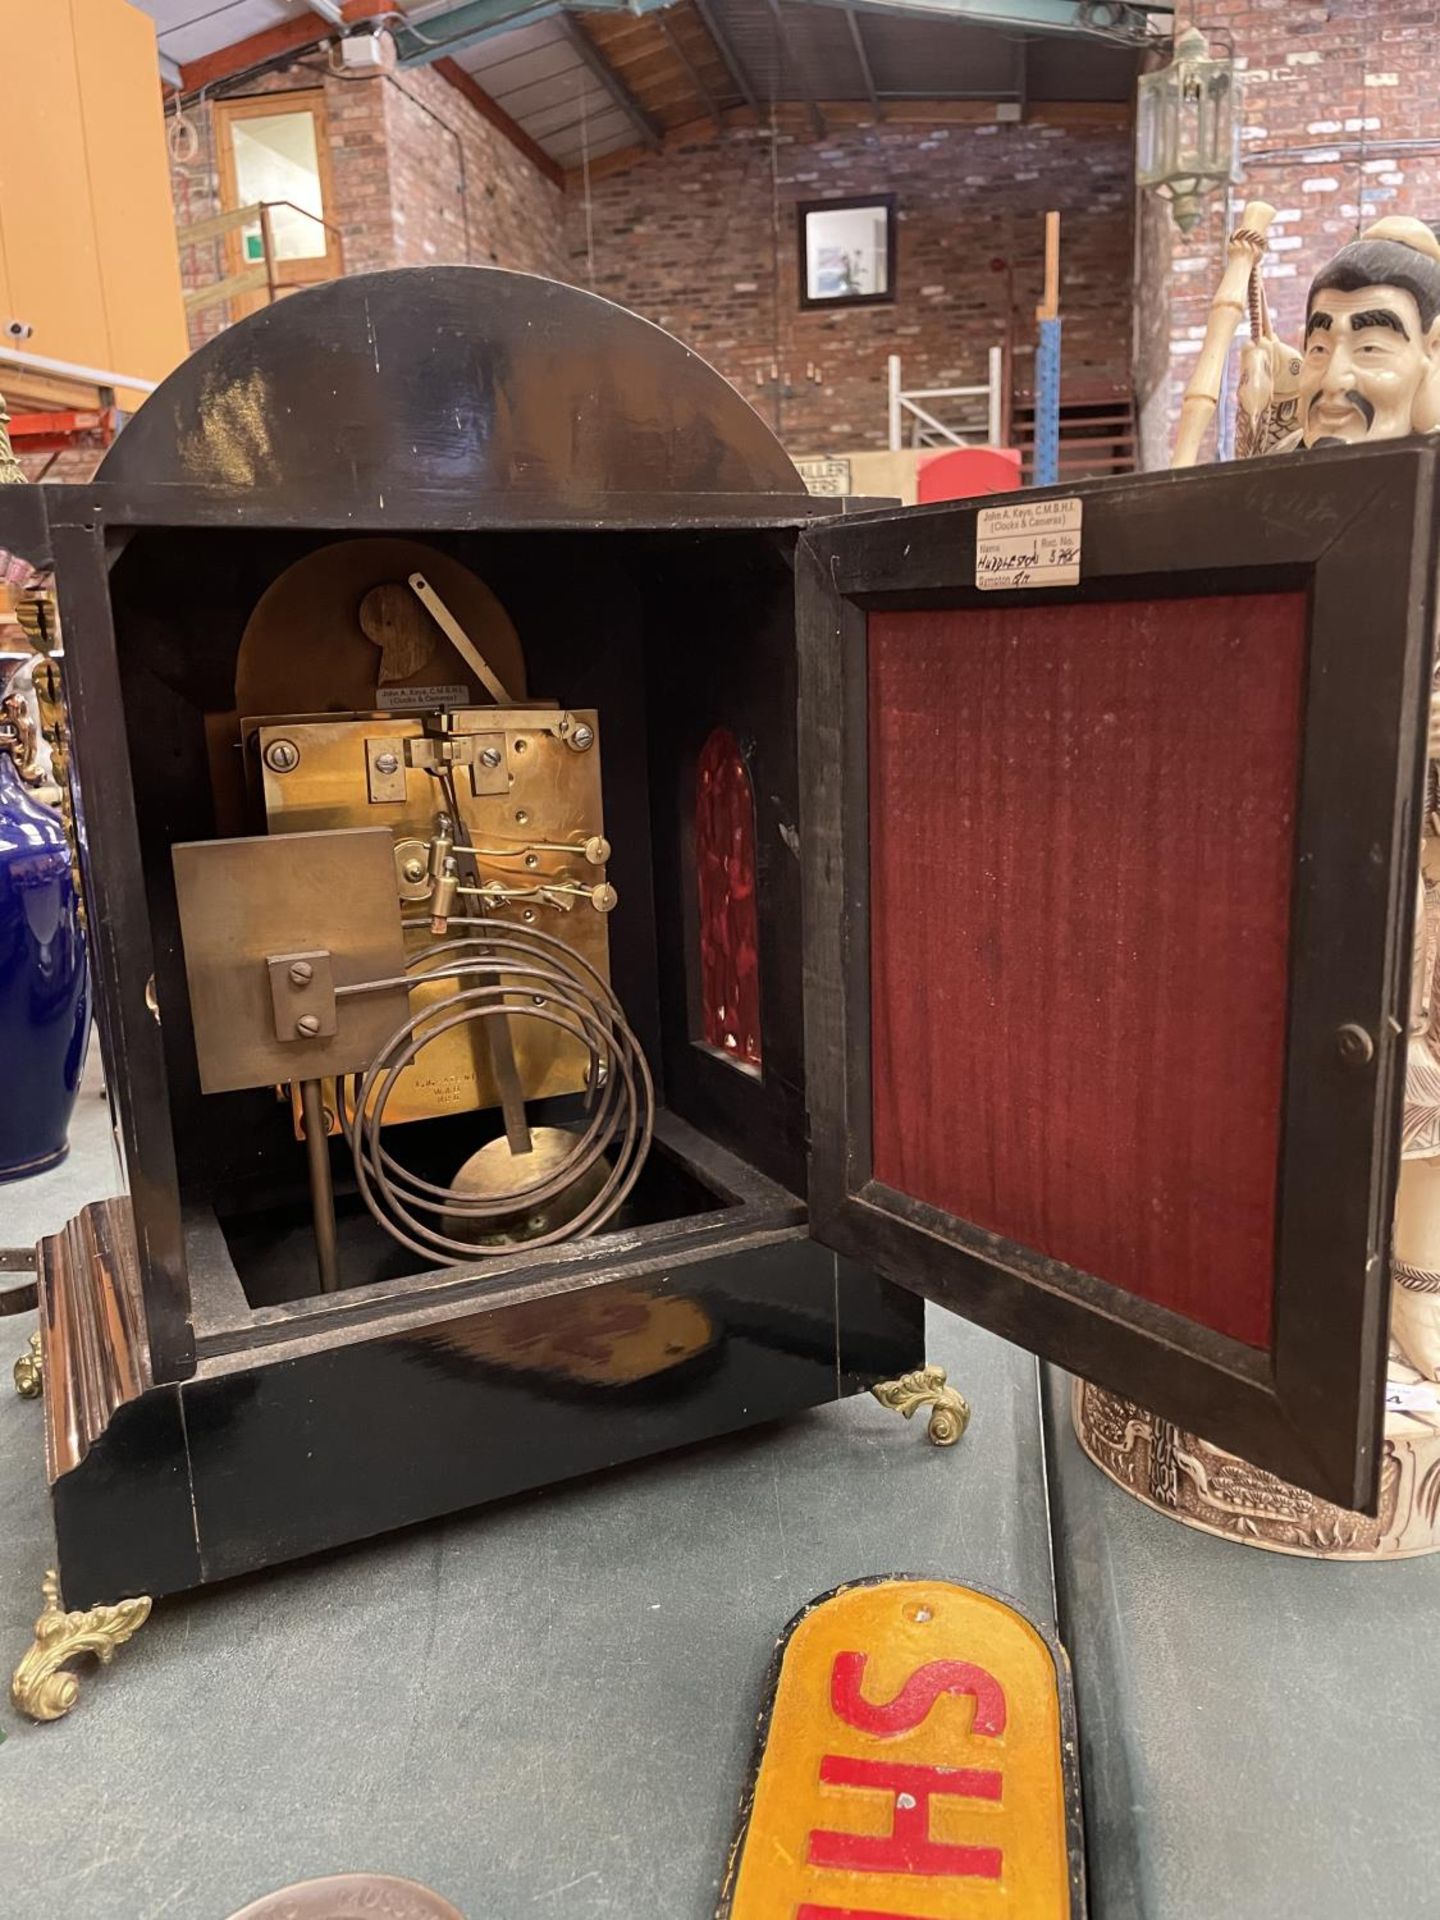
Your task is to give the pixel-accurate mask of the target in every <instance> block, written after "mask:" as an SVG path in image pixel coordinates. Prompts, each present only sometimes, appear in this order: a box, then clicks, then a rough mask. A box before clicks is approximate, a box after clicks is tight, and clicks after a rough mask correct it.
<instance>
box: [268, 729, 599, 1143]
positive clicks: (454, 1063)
mask: <svg viewBox="0 0 1440 1920" xmlns="http://www.w3.org/2000/svg"><path fill="white" fill-rule="evenodd" d="M240 730H241V737H242V740H243V741H244V743H245V766H246V776H247V779H248V780H249V781H250V782H251V783H252V791H255V792H257V797H260V798H263V803H264V810H265V817H266V819H267V821H268V823H269V828H270V832H271V834H272V835H274V836H275V837H276V839H277V840H278V841H281V842H285V841H288V840H290V839H292V838H293V836H295V835H296V834H297V833H306V832H315V831H317V830H320V831H323V830H326V829H335V828H346V827H349V828H355V827H369V826H383V827H384V829H385V830H386V832H387V835H388V836H389V837H390V839H391V842H392V846H393V847H394V848H395V849H403V850H404V851H403V852H402V853H401V857H400V859H399V860H398V861H397V860H396V858H395V856H394V854H393V853H392V857H391V873H390V887H391V897H392V900H395V901H396V902H397V904H398V898H399V896H400V895H401V894H403V896H404V900H405V908H406V912H407V913H408V914H409V915H410V916H412V918H414V919H415V920H416V921H418V922H419V924H418V925H416V926H413V927H411V928H410V929H407V935H406V942H407V950H408V951H409V952H411V953H415V952H418V951H419V950H420V949H421V948H423V947H425V946H427V945H429V944H431V942H432V940H433V939H434V938H435V936H433V935H432V934H431V932H430V930H429V925H428V922H426V921H425V920H424V919H423V917H422V916H423V915H424V913H425V909H426V904H427V898H428V895H429V891H430V888H429V884H428V882H426V881H425V880H423V879H421V878H419V877H416V878H412V877H411V872H414V871H415V870H417V869H418V868H419V867H420V865H421V863H422V860H423V855H424V852H425V850H426V848H427V847H428V844H429V842H430V840H431V838H432V836H433V835H434V833H435V821H436V815H437V813H439V812H442V811H447V810H448V809H447V803H446V798H445V787H444V784H443V781H442V779H441V777H440V776H441V775H442V774H443V773H445V772H448V773H449V775H450V778H451V780H452V781H453V788H454V793H455V797H456V800H457V801H458V804H459V809H460V823H457V826H456V830H455V838H456V840H457V841H458V842H460V843H461V844H462V845H470V846H474V847H476V848H478V849H479V850H480V851H479V854H478V856H476V857H475V858H474V859H473V861H471V860H470V859H469V858H465V859H462V861H461V873H462V879H463V880H464V881H465V883H466V884H468V883H469V880H470V877H471V872H472V869H473V874H474V878H475V879H476V880H478V882H479V884H480V885H482V886H484V885H491V886H493V885H496V884H499V885H500V886H503V887H508V888H515V889H531V888H537V889H538V888H540V887H542V886H543V885H544V884H545V883H546V882H557V883H559V884H560V885H562V886H567V885H568V886H570V887H574V888H578V887H579V886H580V885H581V884H583V886H584V888H586V889H587V890H590V891H591V892H592V893H593V890H594V889H596V888H597V887H598V888H601V889H603V888H604V887H605V885H606V884H607V883H606V881H605V868H604V861H603V858H602V859H601V860H600V861H598V862H597V861H596V860H595V859H594V857H593V855H594V854H595V853H596V852H600V851H601V850H602V849H603V852H604V853H607V854H608V851H609V848H608V846H607V845H606V843H605V841H604V837H603V835H604V809H603V804H602V800H601V791H600V744H599V723H598V720H597V718H596V715H595V713H594V712H593V710H584V711H582V710H579V709H564V708H560V707H556V706H547V705H545V704H543V703H541V702H538V701H535V702H527V703H526V704H525V705H523V706H516V707H466V708H457V709H455V710H453V711H450V712H447V713H445V714H443V715H430V716H422V715H418V714H374V713H372V714H354V715H338V714H327V715H323V716H322V715H314V714H311V715H296V716H293V717H291V716H275V717H270V718H256V717H249V718H244V719H242V721H241V728H240ZM392 755H393V756H394V759H395V762H396V764H395V766H394V767H393V769H392V767H391V764H390V757H391V756H392ZM382 760H383V765H382V764H381V762H382ZM402 788H403V799H402V798H396V797H394V796H396V795H398V794H400V793H401V791H402ZM467 835H468V839H467ZM407 868H408V869H409V870H410V871H407ZM608 897H609V896H608V895H607V894H604V893H603V892H602V894H601V898H607V899H608ZM482 905H483V910H484V911H485V912H486V913H487V914H491V915H493V917H494V918H495V919H496V920H497V921H499V922H501V923H502V924H503V923H504V922H506V921H513V922H523V923H524V924H526V925H531V926H535V927H538V928H539V929H540V930H542V931H545V932H550V933H554V934H557V935H558V936H559V937H560V938H561V939H563V940H564V941H565V942H566V944H567V945H568V946H570V947H572V948H573V949H574V950H575V952H577V953H578V954H579V955H580V956H581V958H582V959H584V960H586V961H588V962H589V964H590V965H591V966H592V967H594V968H595V970H596V971H597V972H598V973H599V974H600V975H601V977H602V978H606V979H608V977H609V940H608V932H607V927H606V913H605V912H604V911H603V910H600V909H598V908H597V906H595V905H592V904H591V902H590V898H589V897H586V896H585V895H582V894H581V893H580V892H578V891H571V892H565V893H559V894H556V895H552V896H545V895H537V896H536V897H532V898H529V899H523V898H522V899H514V900H505V901H501V902H497V901H495V900H493V899H492V900H490V901H487V902H484V903H482V902H481V901H479V900H477V899H475V898H473V897H469V896H465V895H461V896H459V898H458V899H457V901H456V903H455V907H454V909H453V911H454V912H455V913H457V914H459V915H464V916H473V915H478V914H479V913H480V912H481V911H482ZM331 945H333V942H331V941H330V940H328V939H326V938H325V937H323V936H316V937H314V938H312V937H311V934H310V931H309V929H308V928H307V927H306V926H305V924H304V923H303V921H299V920H297V922H296V925H295V927H294V930H293V938H291V939H290V940H288V941H286V942H283V943H281V945H280V946H279V947H275V948H272V949H270V951H272V952H281V951H290V950H292V949H298V948H301V947H310V946H314V947H321V946H331ZM452 988H453V982H446V981H437V982H436V983H435V984H434V985H431V986H427V987H421V988H417V989H416V991H415V995H414V998H413V1001H412V1008H413V1010H415V1011H418V1010H419V1009H420V1007H421V1006H422V1005H424V1004H425V1003H426V1002H427V1001H431V1000H434V999H437V998H439V997H441V996H442V995H444V994H445V993H447V992H449V991H451V990H452ZM346 1005H347V1003H345V1002H342V1008H344V1007H345V1006H346ZM344 1021H345V1014H344V1012H343V1011H342V1018H341V1026H342V1031H343V1028H344ZM511 1029H512V1034H513V1041H514V1048H515V1060H516V1067H517V1069H518V1072H519V1077H520V1084H521V1085H522V1087H523V1088H524V1090H525V1095H526V1098H527V1099H540V1098H544V1097H546V1096H548V1095H552V1094H560V1093H576V1092H579V1091H580V1090H581V1089H582V1088H583V1086H584V1078H585V1070H586V1065H587V1055H586V1053H585V1051H584V1049H583V1048H582V1047H581V1046H580V1045H579V1043H578V1042H576V1041H574V1040H573V1039H571V1038H569V1037H568V1036H567V1035H566V1034H564V1033H563V1032H562V1031H561V1030H560V1029H559V1028H558V1027H556V1026H555V1025H553V1024H552V1023H550V1022H547V1021H542V1020H525V1019H516V1020H514V1021H512V1022H511ZM276 1077H277V1078H278V1079H281V1080H290V1079H294V1078H296V1077H297V1076H296V1074H295V1073H294V1072H293V1071H292V1072H288V1073H284V1074H280V1075H277V1076H276ZM498 1099H499V1094H498V1090H497V1089H496V1087H495V1085H494V1081H493V1078H492V1074H491V1069H490V1063H489V1058H488V1054H487V1050H486V1048H485V1045H484V1040H483V1036H482V1035H481V1034H480V1033H479V1032H478V1030H477V1028H476V1026H475V1025H474V1024H473V1023H472V1024H471V1025H468V1026H460V1027H455V1028H453V1029H452V1030H451V1031H450V1032H448V1033H445V1034H442V1035H440V1036H439V1037H438V1038H437V1039H436V1040H434V1041H432V1042H431V1043H430V1044H429V1045H428V1046H427V1047H426V1048H425V1050H424V1053H423V1054H422V1055H421V1057H420V1058H419V1059H418V1060H417V1061H416V1062H415V1063H414V1065H413V1066H409V1067H407V1068H406V1069H405V1070H404V1072H403V1073H402V1074H401V1076H400V1078H399V1081H398V1083H397V1085H396V1087H395V1090H394V1093H393V1095H392V1097H391V1100H390V1103H389V1106H388V1108H387V1119H388V1120H389V1121H392V1122H393V1121H405V1120H418V1119H423V1118H427V1117H429V1116H431V1115H435V1114H445V1113H458V1112H467V1111H471V1110H473V1109H475V1108H477V1107H490V1106H494V1105H496V1104H497V1103H498ZM326 1104H327V1105H328V1106H329V1107H330V1108H331V1110H332V1111H334V1105H335V1103H334V1100H333V1098H331V1097H330V1096H329V1095H328V1094H327V1101H326Z"/></svg>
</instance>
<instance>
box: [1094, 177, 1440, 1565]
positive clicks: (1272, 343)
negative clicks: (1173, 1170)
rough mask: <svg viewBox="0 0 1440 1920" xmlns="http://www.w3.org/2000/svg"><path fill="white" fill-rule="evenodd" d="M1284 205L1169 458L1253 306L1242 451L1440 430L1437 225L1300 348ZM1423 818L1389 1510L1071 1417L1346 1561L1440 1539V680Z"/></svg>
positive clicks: (1097, 1414)
mask: <svg viewBox="0 0 1440 1920" xmlns="http://www.w3.org/2000/svg"><path fill="white" fill-rule="evenodd" d="M1273 217H1274V211H1273V209H1272V208H1270V207H1267V206H1265V205H1264V204H1263V203H1260V202H1256V203H1252V204H1251V205H1250V206H1248V207H1247V208H1246V209H1245V212H1244V214H1243V216H1242V219H1241V225H1240V227H1239V228H1238V229H1237V231H1236V233H1235V235H1234V237H1233V238H1232V240H1231V242H1230V249H1229V265H1228V266H1227V269H1226V273H1225V276H1224V278H1223V279H1222V281H1221V285H1220V289H1219V291H1218V293H1217V295H1216V299H1215V304H1214V306H1213V307H1212V310H1211V325H1210V327H1209V329H1208V330H1207V335H1206V340H1205V344H1204V348H1203V349H1202V352H1201V355H1200V358H1199V361H1198V362H1197V366H1196V372H1195V377H1194V379H1193V380H1192V381H1191V384H1190V387H1189V389H1188V391H1187V393H1186V396H1185V403H1184V407H1183V409H1182V412H1181V420H1180V431H1179V434H1178V436H1177V440H1176V451H1175V460H1174V464H1175V465H1176V466H1189V465H1192V464H1193V463H1194V460H1195V458H1196V455H1197V454H1198V452H1199V448H1200V443H1201V440H1202V438H1203V436H1204V433H1205V429H1206V427H1207V426H1208V425H1209V422H1210V419H1211V417H1212V416H1213V413H1214V410H1215V406H1216V403H1217V400H1218V396H1219V388H1220V374H1221V371H1222V370H1223V367H1224V363H1225V359H1226V355H1227V353H1228V351H1229V347H1230V344H1231V341H1232V339H1233V337H1234V333H1235V330H1236V327H1237V325H1238V322H1239V318H1240V315H1241V313H1242V312H1244V311H1245V310H1246V308H1247V306H1248V310H1249V316H1250V323H1251V340H1250V343H1249V344H1248V345H1247V346H1246V348H1245V350H1244V354H1243V357H1242V376H1241V383H1240V395H1239V419H1238V423H1237V435H1236V441H1237V452H1238V454H1239V455H1240V457H1242V458H1243V457H1246V456H1249V455H1254V454H1263V453H1290V452H1295V451H1298V450H1300V449H1303V448H1309V447H1328V446H1337V445H1351V444H1355V443H1358V442H1360V441H1365V440H1393V439H1400V438H1403V437H1404V436H1405V435H1407V434H1412V433H1431V432H1434V431H1435V430H1436V429H1437V428H1440V240H1437V238H1436V236H1435V234H1434V233H1433V232H1432V231H1431V229H1430V228H1429V227H1428V226H1426V225H1425V224H1424V222H1423V221H1420V220H1413V219H1407V218H1390V219H1386V220H1381V221H1379V222H1378V223H1377V224H1376V225H1374V226H1372V227H1370V228H1369V229H1368V230H1367V231H1366V232H1365V233H1364V234H1363V235H1362V236H1361V238H1360V239H1358V240H1356V241H1354V242H1352V243H1351V244H1350V245H1349V246H1346V247H1343V248H1342V249H1341V250H1340V252H1339V253H1338V254H1336V256H1335V258H1334V259H1333V260H1331V261H1330V262H1329V263H1328V264H1327V265H1326V266H1325V267H1323V268H1322V269H1321V270H1320V272H1319V273H1318V274H1317V275H1316V276H1315V279H1314V281H1313V282H1312V284H1311V287H1310V293H1309V299H1308V301H1307V305H1306V314H1305V338H1304V343H1303V345H1302V346H1301V347H1300V348H1298V349H1297V348H1294V347H1290V346H1287V345H1286V344H1285V343H1284V342H1283V341H1281V340H1280V339H1278V338H1277V337H1276V335H1275V333H1274V331H1273V329H1272V328H1271V326H1270V321H1269V314H1268V311H1267V309H1266V303H1265V297H1264V289H1263V286H1262V284H1261V282H1260V271H1259V269H1260V261H1261V257H1262V255H1263V252H1264V246H1265V239H1264V235H1265V229H1266V227H1267V226H1268V225H1269V222H1270V220H1271V219H1272V218H1273ZM1424 832H1425V842H1424V848H1423V852H1422V858H1421V899H1420V902H1419V909H1418V912H1417V919H1416V938H1415V965H1414V975H1413V988H1412V999H1411V1025H1410V1041H1409V1050H1408V1057H1407V1070H1406V1084H1405V1115H1404V1129H1403V1154H1404V1159H1403V1164H1402V1169H1401V1175H1400V1185H1399V1194H1398V1199H1397V1204H1396V1217H1395V1236H1394V1262H1393V1272H1394V1282H1395V1284H1394V1287H1393V1290H1392V1299H1391V1362H1390V1372H1389V1396H1388V1400H1387V1409H1388V1411H1387V1418H1386V1426H1385V1459H1384V1466H1383V1474H1382V1483H1381V1510H1380V1516H1379V1518H1378V1520H1369V1519H1366V1518H1365V1517H1364V1516H1362V1515H1359V1514H1354V1513H1350V1512H1348V1511H1347V1510H1345V1509H1343V1508H1340V1507H1335V1506H1331V1505H1329V1504H1328V1503H1326V1502H1325V1501H1322V1500H1318V1499H1315V1498H1314V1497H1313V1496H1311V1495H1310V1494H1307V1493H1304V1492H1302V1491H1300V1489H1298V1488H1296V1487H1292V1486H1289V1485H1287V1484H1286V1483H1285V1482H1284V1481H1281V1480H1278V1479H1276V1478H1275V1477H1274V1476H1273V1475H1271V1474H1266V1473H1262V1472H1260V1471H1259V1470H1258V1469H1257V1468H1254V1467H1251V1466H1250V1465H1249V1464H1248V1463H1247V1462H1245V1461H1243V1460H1239V1459H1237V1458H1236V1457H1235V1456H1234V1455H1233V1454H1229V1453H1226V1452H1224V1451H1222V1450H1221V1449H1220V1448H1218V1447H1212V1446H1210V1445H1209V1444H1208V1443H1207V1442H1205V1441H1203V1440H1200V1439H1198V1438H1197V1437H1196V1436H1194V1435H1192V1434H1188V1433H1184V1432H1182V1431H1181V1430H1180V1429H1178V1428H1176V1427H1175V1426H1173V1425H1172V1424H1171V1423H1170V1422H1169V1421H1164V1420H1160V1419H1158V1418H1157V1417H1156V1416H1155V1415H1154V1414H1152V1413H1150V1412H1149V1411H1148V1410H1147V1409H1145V1408H1143V1407H1140V1406H1137V1405H1136V1404H1135V1403H1133V1402H1131V1401H1126V1400H1121V1399H1119V1398H1118V1397H1117V1396H1116V1395H1114V1394H1110V1393H1106V1392H1104V1391H1103V1390H1102V1389H1100V1388H1097V1387H1093V1386H1090V1385H1089V1384H1088V1383H1085V1382H1080V1383H1077V1386H1076V1390H1075V1424H1076V1431H1077V1433H1078V1434H1079V1437H1080V1441H1081V1444H1082V1445H1083V1446H1084V1447H1085V1449H1086V1451H1087V1452H1088V1453H1089V1454H1090V1456H1091V1458H1092V1459H1093V1460H1094V1461H1095V1462H1096V1464H1097V1465H1099V1466H1100V1467H1101V1468H1102V1469H1103V1470H1104V1471H1105V1472H1106V1473H1108V1474H1109V1475H1110V1476H1111V1477H1112V1478H1113V1479H1115V1480H1118V1481H1119V1482H1120V1484H1121V1485H1122V1486H1124V1487H1126V1488H1127V1489H1128V1490H1129V1491H1130V1492H1132V1493H1135V1494H1137V1495H1138V1496H1139V1497H1140V1498H1141V1499H1143V1500H1146V1501H1148V1502H1149V1503H1150V1504H1151V1505H1153V1506H1157V1507H1160V1508H1162V1509H1163V1510H1165V1511H1167V1512H1170V1513H1172V1514H1174V1515H1175V1517H1176V1518H1178V1519H1181V1520H1184V1521H1185V1522H1186V1523H1187V1524H1189V1525H1192V1526H1198V1527H1202V1528H1204V1529H1206V1530H1207V1531H1210V1532H1215V1533H1221V1534H1224V1535H1226V1536H1227V1537H1229V1538H1232V1539H1238V1540H1242V1541H1246V1542H1248V1543H1250V1544H1252V1545H1256V1546H1266V1547H1272V1548H1277V1549H1279V1550H1281V1551H1285V1552H1291V1553H1303V1554H1313V1555H1317V1556H1320V1557H1324V1558H1337V1559H1379V1558H1390V1557H1393V1556H1396V1555H1400V1554H1413V1553H1427V1552H1434V1551H1436V1550H1440V1394H1437V1393H1436V1392H1434V1391H1432V1390H1431V1387H1430V1384H1429V1383H1431V1382H1437V1381H1440V688H1437V692H1436V694H1435V696H1434V697H1433V698H1432V702H1431V711H1430V770H1429V781H1428V790H1427V804H1426V811H1425V825H1424Z"/></svg>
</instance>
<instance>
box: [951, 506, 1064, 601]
mask: <svg viewBox="0 0 1440 1920" xmlns="http://www.w3.org/2000/svg"><path fill="white" fill-rule="evenodd" d="M1084 504H1085V503H1084V502H1083V501H1082V500H1073V499H1072V500H1036V501H1034V502H1032V503H1031V504H1029V505H1027V506H1013V507H982V508H981V509H980V514H979V518H978V520H977V523H976V530H975V584H976V586H977V587H984V588H989V589H991V590H994V589H996V588H1002V587H1009V588H1012V589H1016V588H1020V587H1073V586H1074V585H1075V584H1076V582H1077V581H1078V580H1079V578H1080V511H1081V508H1082V507H1083V506H1084Z"/></svg>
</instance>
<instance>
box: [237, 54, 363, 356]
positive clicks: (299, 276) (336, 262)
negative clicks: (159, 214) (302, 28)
mask: <svg viewBox="0 0 1440 1920" xmlns="http://www.w3.org/2000/svg"><path fill="white" fill-rule="evenodd" d="M281 113H309V114H311V115H312V116H313V118H314V121H315V157H316V162H317V166H318V169H319V174H320V204H321V206H322V208H323V210H324V212H323V218H324V220H325V223H326V224H325V252H324V254H323V255H322V256H320V257H319V258H318V259H314V260H291V261H277V262H276V263H275V279H274V287H273V290H272V291H271V292H269V293H266V292H256V293H248V294H240V295H237V297H236V298H235V300H234V301H233V303H232V305H233V308H234V314H235V318H236V319H237V320H238V319H241V318H242V317H243V316H244V315H245V314H247V313H253V312H255V310H256V309H257V308H259V307H263V306H266V305H268V304H269V302H270V300H272V299H273V298H274V297H275V294H276V293H281V292H289V291H291V290H293V289H294V288H296V287H309V286H316V285H318V284H320V283H322V282H324V281H326V280H338V279H339V277H340V275H341V274H342V273H343V272H344V271H345V264H344V258H343V255H342V252H341V246H340V234H339V230H338V228H337V227H336V225H335V181H334V175H333V172H332V170H331V166H330V123H329V120H328V118H327V116H326V112H325V92H324V89H323V88H322V87H300V88H295V89H293V90H291V91H287V92H283V93H252V94H244V95H242V96H240V97H239V98H237V99H229V100H216V101H215V102H214V103H213V105H212V114H213V124H214V134H215V164H216V169H217V173H218V178H219V182H220V204H221V210H222V211H223V212H226V213H233V212H236V211H237V210H238V209H239V208H240V206H241V205H242V204H244V203H243V202H242V201H241V199H240V191H239V186H238V183H237V180H236V172H235V148H234V144H233V141H232V138H231V132H230V130H231V128H232V127H233V125H234V124H235V122H236V121H237V120H261V119H267V118H270V117H272V116H273V115H275V114H281ZM225 254H226V260H225V271H226V273H227V274H235V273H240V272H242V271H243V270H244V269H245V267H246V266H249V265H252V264H253V263H252V262H250V261H247V260H246V259H245V256H244V251H243V236H242V234H241V233H240V232H239V231H236V232H235V233H233V234H230V235H229V236H227V238H226V241H225Z"/></svg>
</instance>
